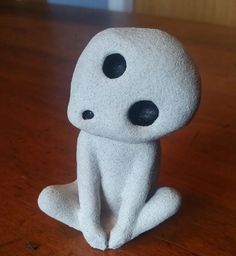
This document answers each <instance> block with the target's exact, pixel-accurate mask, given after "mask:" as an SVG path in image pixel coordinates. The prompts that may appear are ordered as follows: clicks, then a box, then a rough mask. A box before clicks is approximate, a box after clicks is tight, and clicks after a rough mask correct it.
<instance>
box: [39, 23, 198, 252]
mask: <svg viewBox="0 0 236 256" xmlns="http://www.w3.org/2000/svg"><path fill="white" fill-rule="evenodd" d="M112 53H119V54H121V55H122V56H123V57H124V58H125V60H126V63H127V68H126V71H125V72H124V74H123V75H122V76H121V77H119V78H116V79H109V78H108V77H106V76H105V75H104V73H103V70H102V65H103V62H104V59H105V58H106V56H107V55H109V54H112ZM199 84H200V82H199V76H198V73H197V71H196V69H195V67H194V65H193V64H192V61H191V59H190V57H189V56H188V55H187V53H186V52H185V51H184V49H183V47H182V46H181V44H180V43H179V42H178V41H176V40H175V39H174V38H173V37H171V36H170V35H168V34H167V33H164V32H162V31H160V30H154V29H138V28H111V29H107V30H104V31H102V32H100V33H98V34H97V35H96V36H95V37H94V38H93V39H92V40H91V41H90V42H89V44H88V46H87V47H86V48H85V50H84V51H83V53H82V54H81V56H80V58H79V60H78V63H77V65H76V68H75V71H74V74H73V79H72V87H71V97H70V102H69V106H68V117H69V120H70V121H71V122H72V124H74V125H75V126H76V127H78V128H80V129H81V132H80V135H79V139H78V144H77V170H78V173H77V177H78V180H77V181H75V182H73V183H71V184H66V185H61V186H59V185H56V186H49V187H47V188H45V189H44V190H43V191H42V192H41V194H40V196H39V200H38V203H39V207H40V208H41V209H42V210H43V211H44V212H46V213H47V214H48V215H49V216H51V217H53V218H55V219H57V220H59V221H61V222H63V223H65V224H67V225H69V226H71V227H73V228H76V229H78V230H80V231H82V233H83V235H84V237H85V239H86V240H87V241H88V243H89V244H90V245H91V246H92V247H94V248H98V249H101V250H104V249H106V248H107V247H109V248H118V247H120V246H122V245H123V244H124V243H126V242H128V241H129V240H131V239H132V238H134V237H136V236H137V235H139V234H141V233H142V232H145V231H147V230H149V229H152V228H154V227H155V226H157V225H158V224H159V223H161V222H163V221H164V220H166V219H167V218H169V217H170V216H172V215H173V214H174V213H175V212H176V211H177V209H178V207H179V205H180V198H179V195H178V193H177V192H176V191H175V190H174V189H171V188H167V187H165V188H159V189H157V188H156V185H155V182H156V173H157V172H158V169H159V167H158V165H159V160H160V144H159V142H158V143H155V140H158V139H159V138H160V137H162V136H164V135H166V134H168V133H170V132H173V131H175V130H177V129H179V128H181V127H182V126H184V125H185V124H186V123H187V122H188V121H189V120H190V119H191V117H192V115H193V114H194V112H195V110H196V108H197V106H198V102H199ZM140 100H149V101H152V102H154V103H155V104H156V106H157V107H158V109H159V116H158V118H157V120H156V121H155V122H154V123H153V124H152V125H150V126H145V127H144V126H137V125H133V124H132V123H131V122H130V121H129V119H128V115H127V112H128V109H129V108H130V106H131V105H133V104H134V103H135V102H137V101H140ZM87 109H89V110H91V111H93V112H94V118H92V119H89V120H84V119H83V118H82V113H83V111H85V110H87ZM156 155H157V157H156Z"/></svg>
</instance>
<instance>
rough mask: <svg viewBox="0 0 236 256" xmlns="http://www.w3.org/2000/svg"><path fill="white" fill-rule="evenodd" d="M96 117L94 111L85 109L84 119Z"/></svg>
mask: <svg viewBox="0 0 236 256" xmlns="http://www.w3.org/2000/svg"><path fill="white" fill-rule="evenodd" d="M93 117H94V113H93V112H92V111H91V110H85V111H84V112H83V113H82V118H83V119H84V120H88V119H92V118H93Z"/></svg>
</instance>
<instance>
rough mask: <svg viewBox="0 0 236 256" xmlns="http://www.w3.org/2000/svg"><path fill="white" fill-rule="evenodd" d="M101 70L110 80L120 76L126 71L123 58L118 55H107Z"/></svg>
mask: <svg viewBox="0 0 236 256" xmlns="http://www.w3.org/2000/svg"><path fill="white" fill-rule="evenodd" d="M102 70H103V73H104V74H105V75H106V76H107V77H108V78H110V79H114V78H117V77H120V76H122V75H123V73H124V72H125V70H126V61H125V58H124V57H123V56H122V55H120V54H119V53H113V54H111V55H108V56H107V57H106V59H105V60H104V63H103V66H102Z"/></svg>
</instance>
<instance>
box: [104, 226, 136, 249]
mask: <svg viewBox="0 0 236 256" xmlns="http://www.w3.org/2000/svg"><path fill="white" fill-rule="evenodd" d="M131 237H132V229H131V228H130V227H127V226H126V227H121V226H119V225H116V226H115V227H114V228H113V229H112V230H111V233H110V238H109V245H108V247H109V248H110V249H116V248H119V247H121V246H122V245H123V244H125V243H126V242H128V241H129V240H130V239H131Z"/></svg>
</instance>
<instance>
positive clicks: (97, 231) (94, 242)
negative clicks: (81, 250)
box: [82, 225, 108, 250]
mask: <svg viewBox="0 0 236 256" xmlns="http://www.w3.org/2000/svg"><path fill="white" fill-rule="evenodd" d="M82 233H83V235H84V238H85V239H86V241H87V242H88V243H89V244H90V246H92V247H93V248H96V249H99V250H105V249H106V248H107V243H108V242H107V237H106V234H105V232H104V231H103V230H102V228H99V227H95V226H92V225H88V226H87V227H86V228H84V229H83V230H82Z"/></svg>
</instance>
